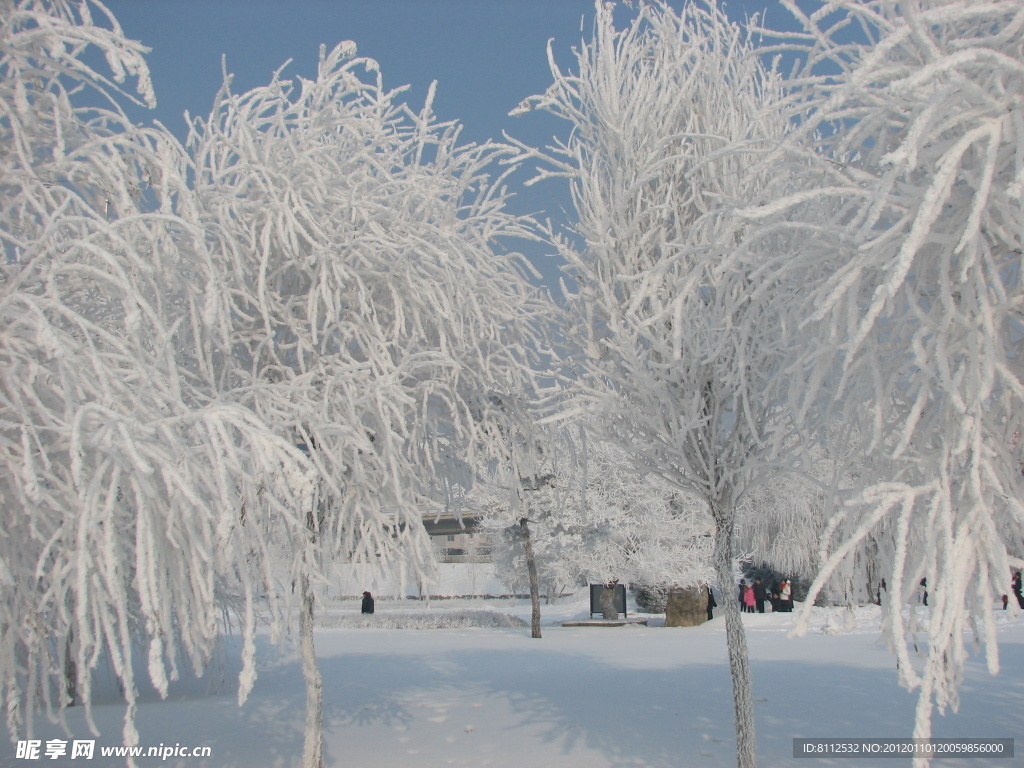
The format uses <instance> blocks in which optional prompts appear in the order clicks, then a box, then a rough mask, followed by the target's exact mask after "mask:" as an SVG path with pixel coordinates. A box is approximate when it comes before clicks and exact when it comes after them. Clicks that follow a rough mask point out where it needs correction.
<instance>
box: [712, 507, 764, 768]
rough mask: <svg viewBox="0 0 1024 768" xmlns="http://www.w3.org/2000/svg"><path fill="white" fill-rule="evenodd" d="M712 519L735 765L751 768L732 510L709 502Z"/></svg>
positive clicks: (750, 715) (750, 707)
mask: <svg viewBox="0 0 1024 768" xmlns="http://www.w3.org/2000/svg"><path fill="white" fill-rule="evenodd" d="M711 513H712V515H713V517H714V519H715V574H716V576H717V577H718V586H719V589H720V590H721V592H722V595H724V596H725V597H726V599H724V600H722V603H723V605H722V608H723V609H724V611H725V639H726V644H727V646H728V648H729V671H730V673H731V674H732V701H733V709H734V710H735V714H736V765H737V766H738V768H754V767H755V762H756V754H757V752H756V745H755V741H754V697H753V694H752V693H751V686H750V658H749V656H748V654H747V635H746V632H745V631H744V629H743V619H742V617H741V615H740V604H739V602H738V601H737V600H735V599H734V598H733V599H730V598H731V596H732V595H735V593H736V585H735V584H734V583H733V571H732V560H733V527H734V522H735V520H734V518H735V512H734V510H733V509H732V508H731V506H730V508H729V509H723V508H722V507H720V506H718V505H716V504H714V503H712V504H711Z"/></svg>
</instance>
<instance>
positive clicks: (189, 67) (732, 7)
mask: <svg viewBox="0 0 1024 768" xmlns="http://www.w3.org/2000/svg"><path fill="white" fill-rule="evenodd" d="M723 5H724V7H725V8H726V10H727V11H728V12H729V15H730V16H732V17H733V18H735V19H742V18H744V17H745V16H746V15H748V14H750V13H754V12H762V11H765V10H766V9H767V13H768V22H769V23H770V24H771V23H772V22H773V20H774V23H775V24H778V23H781V22H782V21H783V20H785V19H786V17H787V16H788V14H787V12H786V11H785V10H784V9H783V8H781V7H780V6H779V5H778V3H777V2H774V0H772V1H769V0H743V1H740V0H732V1H731V2H725V3H723ZM107 6H108V7H109V8H110V10H111V11H112V12H113V13H114V15H115V17H117V19H118V21H119V22H120V23H121V25H122V27H123V29H124V31H125V34H126V35H127V36H128V37H130V38H133V39H136V40H140V41H142V42H143V43H144V44H145V45H147V46H149V47H150V48H152V51H151V53H150V54H149V55H148V56H147V60H148V62H149V66H150V69H151V72H152V76H153V83H154V86H155V89H156V95H157V100H158V105H157V108H156V109H155V110H153V111H148V110H138V111H136V112H133V113H132V116H133V119H136V120H138V121H142V122H149V121H150V120H153V119H157V120H159V121H160V122H162V123H163V124H164V125H166V126H167V127H168V128H169V129H171V130H172V131H173V132H174V133H175V134H177V135H178V136H179V137H181V138H184V136H185V133H186V128H185V120H184V118H183V113H184V112H185V111H186V110H188V111H189V112H190V113H191V114H192V115H193V116H201V117H205V116H206V115H207V114H208V113H209V109H210V106H211V105H212V103H213V97H214V95H215V94H216V92H217V89H218V88H219V87H220V84H221V57H222V55H224V56H226V60H227V69H228V72H230V73H232V74H234V82H233V85H232V89H233V90H234V91H235V92H236V93H241V92H244V91H247V90H249V89H250V88H254V87H256V86H259V85H263V84H266V83H267V82H268V81H269V80H270V77H271V75H272V73H273V71H274V70H276V69H277V68H279V67H280V66H281V65H282V64H283V63H284V62H285V61H287V60H288V59H291V60H292V63H291V64H290V65H289V67H288V68H287V69H286V70H285V73H286V74H288V73H291V74H295V75H303V76H305V77H310V78H311V77H313V76H314V75H315V73H316V64H317V58H318V52H319V48H320V45H321V44H326V45H327V47H328V48H332V47H333V46H334V45H336V44H337V43H338V42H340V41H342V40H354V41H355V42H356V44H357V45H358V47H359V54H360V55H362V56H369V57H371V58H374V59H376V60H377V61H378V62H379V63H380V65H381V71H382V73H383V76H384V84H385V85H386V86H388V87H397V86H399V85H406V84H408V85H410V86H411V89H410V91H409V93H408V100H409V103H410V104H411V105H412V106H414V107H417V106H420V105H422V103H423V100H424V98H425V96H426V92H427V88H428V87H429V85H430V82H431V81H432V80H437V81H438V86H437V96H436V99H435V102H434V111H435V113H436V114H437V115H438V117H439V118H440V119H442V120H451V119H458V120H459V121H460V122H462V123H463V125H464V130H463V134H462V138H463V140H464V141H477V142H479V141H485V140H487V139H501V136H502V131H508V132H509V133H510V134H512V135H513V136H515V137H516V138H518V139H520V140H523V141H526V142H528V143H531V144H534V145H540V144H545V143H548V142H549V141H550V139H551V137H552V135H553V134H554V133H555V132H557V131H562V130H564V127H565V126H563V125H562V124H561V123H560V122H559V121H557V120H555V119H554V118H553V117H549V116H546V115H542V114H536V113H533V114H530V115H527V116H524V117H518V118H511V117H509V116H508V112H509V110H511V109H513V108H514V107H515V106H516V105H517V104H519V102H520V101H522V100H523V99H524V98H525V97H527V96H530V95H533V94H536V93H541V92H543V91H544V90H545V89H546V88H547V86H548V85H549V83H550V82H551V76H550V72H549V69H548V63H547V56H546V46H547V41H548V39H549V38H552V39H553V40H554V50H555V54H556V58H557V60H558V61H559V63H560V64H561V65H562V66H563V67H566V66H568V65H569V64H570V62H571V61H572V53H571V48H572V47H573V46H575V45H578V44H579V42H580V40H581V39H582V38H584V37H585V36H587V35H588V34H589V31H590V28H591V23H592V19H593V15H594V5H593V2H592V0H109V2H107ZM567 205H568V195H567V194H566V193H565V190H564V184H558V183H556V182H550V183H548V184H546V185H541V186H540V187H535V188H532V189H530V190H523V191H522V193H521V194H520V195H519V199H518V200H517V202H516V203H515V206H514V208H515V210H517V211H518V212H523V213H526V212H540V213H542V215H544V216H550V217H552V218H560V214H559V209H560V208H562V207H565V206H567ZM523 250H524V251H527V252H529V255H530V256H531V258H532V259H534V261H535V263H537V264H538V265H539V266H541V268H542V271H544V272H545V274H546V275H547V276H548V278H549V282H550V278H552V277H553V276H554V274H555V272H556V270H557V268H556V267H555V265H554V264H552V263H549V262H546V261H545V259H544V258H543V254H542V253H539V252H537V249H536V248H533V247H531V248H524V249H523Z"/></svg>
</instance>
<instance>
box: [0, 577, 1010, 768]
mask: <svg viewBox="0 0 1024 768" xmlns="http://www.w3.org/2000/svg"><path fill="white" fill-rule="evenodd" d="M587 607H588V606H587V603H586V602H585V595H584V593H581V594H580V595H579V597H577V598H569V599H563V600H562V601H559V602H558V603H557V604H556V605H553V606H544V607H543V615H544V637H543V638H542V639H540V640H535V639H532V638H531V637H530V633H529V629H521V628H507V627H506V628H463V629H456V628H447V629H388V628H377V627H375V628H331V629H328V628H324V629H321V630H320V631H319V632H318V634H317V637H316V643H317V650H318V655H319V657H320V664H321V669H322V672H323V678H324V727H325V760H326V764H327V765H328V766H336V767H338V768H341V767H342V766H344V767H345V768H349V767H351V768H369V767H381V768H391V767H396V768H428V767H429V768H434V767H441V766H473V767H474V768H475V767H476V766H494V767H496V768H497V767H499V766H501V767H505V766H507V767H509V768H511V767H512V766H515V768H522V767H523V766H525V767H526V768H533V767H534V766H536V768H570V767H573V768H575V767H577V766H578V767H579V768H583V767H584V766H585V767H586V768H605V767H606V766H607V767H608V768H612V767H614V768H626V767H627V766H650V767H651V768H661V767H662V766H664V767H665V768H668V767H669V766H671V767H672V768H681V767H687V766H697V767H700V766H732V765H735V742H734V736H733V717H732V699H731V689H730V680H729V668H728V664H727V658H726V649H725V628H724V620H723V619H722V618H716V619H715V620H714V621H713V622H710V623H708V624H705V625H704V626H701V627H696V628H686V629H682V628H665V627H664V626H663V624H664V620H663V618H660V617H658V618H654V619H653V620H652V621H651V623H650V626H647V627H641V626H631V627H618V628H607V627H582V628H565V627H561V626H560V624H561V622H562V621H565V620H569V619H576V618H586V617H588V615H589V614H588V613H587ZM476 610H493V611H498V612H502V613H510V614H513V615H516V616H519V617H521V618H528V617H529V604H528V602H526V601H516V600H493V601H483V600H436V601H434V602H432V603H430V604H429V605H427V604H424V603H419V602H411V601H403V602H398V601H394V602H391V601H379V602H378V606H377V611H378V612H377V614H376V616H375V617H374V619H375V620H376V621H377V622H378V624H379V625H381V626H387V625H388V624H390V623H393V621H392V619H393V618H394V617H396V616H397V615H401V616H402V617H403V618H405V619H408V618H409V617H411V616H413V615H414V614H416V613H422V612H424V611H431V612H467V611H476ZM815 610H816V613H815V616H814V621H813V626H812V629H811V631H810V632H809V633H808V634H807V635H806V636H805V637H802V638H790V637H788V636H787V635H788V631H789V629H790V628H791V619H792V616H791V615H790V614H765V615H747V616H745V617H744V619H745V621H746V626H747V630H748V635H747V637H748V641H749V644H750V655H751V660H752V668H753V685H754V696H755V698H756V703H755V707H756V717H757V748H758V764H759V765H761V766H793V767H794V768H815V767H816V766H824V765H835V766H839V768H855V766H858V765H869V766H872V767H873V768H883V767H884V766H894V765H900V766H905V765H909V761H908V760H886V759H872V760H855V759H832V760H816V759H806V758H800V759H795V758H794V757H793V756H792V750H793V747H792V744H793V741H792V740H793V738H794V737H907V736H909V735H910V732H911V730H912V727H913V712H914V705H915V702H916V695H915V694H912V693H908V692H907V691H905V690H903V689H901V688H900V687H899V686H898V685H897V683H896V674H895V669H894V664H895V662H894V659H893V657H892V656H891V655H890V654H889V653H888V651H887V650H886V648H885V647H884V645H881V644H880V643H879V642H878V636H879V635H878V618H879V612H878V609H877V608H875V607H874V606H866V607H862V608H859V609H857V611H856V615H855V617H856V626H855V627H852V626H849V625H848V623H847V622H845V621H844V620H843V619H844V617H843V610H842V609H815ZM918 610H922V611H923V610H925V609H922V608H918ZM357 612H358V607H357V605H356V604H355V603H354V602H352V603H343V604H335V605H333V606H328V608H327V609H326V610H325V611H324V613H325V620H324V623H334V624H338V623H344V621H343V620H344V617H346V616H351V617H352V618H356V615H357ZM830 616H831V617H832V618H831V620H830V618H829V617H830ZM997 619H998V621H999V636H1000V655H1001V662H1002V670H1001V672H1000V674H999V675H998V676H995V677H993V676H991V675H989V674H988V672H987V671H986V669H985V665H984V660H983V659H982V658H980V656H977V657H975V658H974V659H973V660H972V661H971V663H970V664H969V666H968V669H967V672H966V677H965V681H964V684H963V686H962V693H961V706H960V711H959V712H958V713H955V714H953V713H947V714H946V715H945V716H937V717H936V718H935V722H934V733H935V736H941V737H994V738H999V737H1001V738H1007V737H1008V738H1017V743H1016V746H1017V749H1018V750H1024V616H1016V617H1015V616H1011V614H1009V613H1003V612H1000V613H999V615H998V617H997ZM836 630H841V631H840V632H839V633H838V634H832V632H834V631H836ZM262 640H263V642H261V657H260V658H261V662H260V675H259V679H258V680H257V682H256V687H255V689H254V690H253V693H252V695H251V696H250V698H249V700H248V702H247V703H246V704H245V705H244V706H243V707H241V708H239V707H238V706H237V705H236V693H235V683H234V681H235V679H236V678H235V675H236V674H237V664H236V662H235V656H236V655H237V643H235V642H234V640H233V639H232V640H229V641H228V642H227V644H226V648H225V653H224V657H223V658H222V659H219V660H218V662H217V663H216V664H215V667H216V668H215V669H214V670H213V671H212V672H211V673H210V674H208V675H207V676H206V678H204V679H203V680H201V681H195V680H187V681H182V682H180V683H177V684H174V685H172V689H171V695H170V696H169V698H168V699H167V700H164V701H162V700H160V699H159V698H158V697H157V695H156V694H155V693H152V694H151V695H150V696H148V697H147V698H146V700H145V702H144V703H143V704H142V705H141V707H140V712H139V718H138V720H139V731H140V733H141V743H142V744H143V745H145V746H156V745H159V744H163V745H174V744H181V745H188V746H192V745H209V746H210V747H212V755H213V756H212V757H211V758H169V759H167V760H161V759H159V758H156V757H150V758H140V759H139V760H138V764H139V766H141V767H142V768H145V766H155V765H165V766H180V767H181V768H186V767H191V768H199V767H200V766H211V767H212V766H218V767H225V768H228V767H230V768H234V767H236V766H237V768H270V767H271V766H296V765H298V764H299V758H300V756H301V752H302V728H303V722H304V705H305V692H304V688H303V681H302V675H301V670H300V667H299V663H298V660H297V654H296V652H295V649H294V648H291V647H289V646H287V645H286V646H282V647H280V648H275V647H274V646H271V645H270V644H269V641H267V639H266V638H263V639H262ZM94 712H95V719H96V723H97V725H98V726H99V728H100V729H101V731H102V735H101V736H100V737H99V738H98V739H97V740H96V743H97V751H96V752H95V757H94V758H93V759H92V760H85V759H82V758H77V759H74V760H72V759H70V758H68V757H65V758H58V759H53V760H51V759H46V758H45V757H42V758H41V759H39V760H35V761H33V760H25V759H21V760H19V759H16V756H15V747H14V746H13V745H11V744H9V743H4V744H3V745H2V746H0V765H3V766H31V765H44V764H45V765H49V766H82V765H85V766H89V765H91V766H105V765H123V764H124V761H123V760H111V759H109V758H101V757H100V756H99V745H104V746H111V745H113V746H116V745H120V744H121V717H122V715H123V707H119V706H117V705H116V703H114V702H113V701H110V703H107V704H103V705H100V706H97V707H95V710H94ZM68 724H69V728H70V731H71V734H72V735H71V737H70V738H79V739H81V738H90V736H89V733H88V729H87V727H86V726H85V724H84V721H83V718H82V716H81V712H80V711H77V710H76V711H73V712H72V714H71V715H70V716H69V717H68ZM37 726H38V727H37V730H38V737H39V738H41V739H43V740H45V739H48V738H69V737H68V736H67V735H64V734H63V732H62V730H61V728H60V727H59V726H56V725H51V724H49V723H48V722H46V721H45V719H44V720H42V722H41V723H38V724H37ZM1020 754H1021V753H1020V752H1018V757H1017V758H1016V759H1015V760H1014V759H1010V760H1007V759H971V760H963V759H961V760H945V761H943V760H936V761H934V762H933V765H934V766H965V768H978V767H980V766H986V765H992V766H1006V767H1007V768H1008V767H1009V766H1011V765H1015V764H1016V765H1019V764H1020V762H1019V761H1020V759H1021V758H1020V757H1019V755H1020Z"/></svg>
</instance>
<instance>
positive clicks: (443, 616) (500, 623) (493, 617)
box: [317, 610, 529, 629]
mask: <svg viewBox="0 0 1024 768" xmlns="http://www.w3.org/2000/svg"><path fill="white" fill-rule="evenodd" d="M317 626H319V627H324V628H327V629H466V628H471V627H483V628H488V629H502V628H506V627H528V626H529V624H528V623H527V622H525V621H523V620H522V619H520V618H519V617H518V616H511V615H509V614H506V613H498V612H497V611H471V610H466V611H406V610H403V611H395V612H393V613H388V612H386V611H381V612H379V613H374V614H373V615H370V616H363V615H361V614H359V615H352V616H331V615H328V616H322V617H320V619H318V620H317Z"/></svg>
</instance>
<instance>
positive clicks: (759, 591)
mask: <svg viewBox="0 0 1024 768" xmlns="http://www.w3.org/2000/svg"><path fill="white" fill-rule="evenodd" d="M767 599H768V590H767V589H765V587H764V584H762V583H761V580H760V579H754V603H755V604H756V605H757V612H758V613H764V601H765V600H767Z"/></svg>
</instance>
